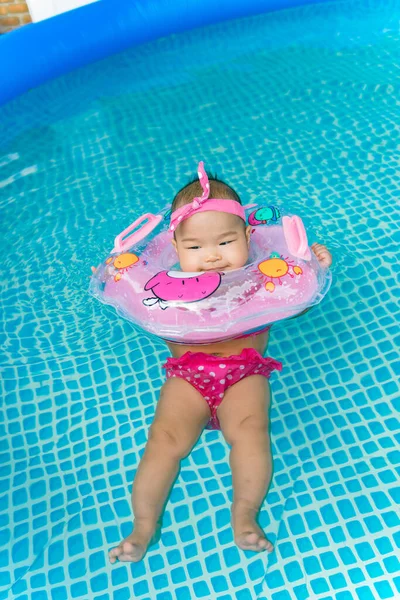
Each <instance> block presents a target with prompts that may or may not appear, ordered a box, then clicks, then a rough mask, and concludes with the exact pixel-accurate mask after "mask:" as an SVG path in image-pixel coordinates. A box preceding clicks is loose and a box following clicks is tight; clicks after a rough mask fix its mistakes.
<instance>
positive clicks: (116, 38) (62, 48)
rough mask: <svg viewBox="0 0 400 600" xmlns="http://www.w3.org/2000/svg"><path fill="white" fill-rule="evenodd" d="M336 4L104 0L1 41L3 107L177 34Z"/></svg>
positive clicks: (276, 0)
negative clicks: (54, 81)
mask: <svg viewBox="0 0 400 600" xmlns="http://www.w3.org/2000/svg"><path fill="white" fill-rule="evenodd" d="M328 1H330V0H318V2H313V1H312V0H308V1H307V0H235V2H232V1H231V0H218V1H216V0H201V1H200V0H174V1H173V3H172V2H171V0H158V1H154V0H152V1H149V0H119V2H113V1H112V0H101V1H100V2H95V3H93V4H89V5H87V6H83V7H82V8H79V9H76V10H72V11H70V12H67V13H64V14H62V15H58V16H56V17H53V18H51V19H47V20H45V21H41V22H40V23H35V24H32V25H28V26H26V27H23V28H22V29H18V30H16V31H12V32H11V33H9V34H7V35H5V36H2V37H1V38H0V64H1V63H3V66H2V81H1V86H0V105H2V104H5V103H6V102H9V101H10V100H12V99H13V98H15V97H16V96H19V95H20V94H23V93H24V92H26V91H28V90H29V89H31V88H34V87H36V86H38V85H41V84H42V83H44V82H46V81H48V80H49V79H53V78H55V77H59V76H60V75H63V74H64V73H68V72H69V71H72V70H73V69H77V68H79V67H82V66H84V65H87V64H90V63H92V62H95V61H97V60H101V59H102V58H106V57H107V56H109V55H111V54H115V53H117V52H121V51H123V50H125V49H127V48H129V47H132V46H136V45H138V44H142V43H144V42H149V41H151V40H154V39H157V38H159V37H163V36H167V35H169V34H171V33H179V32H181V31H185V30H188V29H193V28H195V27H202V26H204V25H210V24H212V23H217V22H219V21H224V20H228V19H237V18H240V17H247V16H251V15H255V14H261V13H264V12H268V11H274V10H282V9H286V8H291V7H295V6H300V5H304V4H318V3H319V4H321V3H325V2H328Z"/></svg>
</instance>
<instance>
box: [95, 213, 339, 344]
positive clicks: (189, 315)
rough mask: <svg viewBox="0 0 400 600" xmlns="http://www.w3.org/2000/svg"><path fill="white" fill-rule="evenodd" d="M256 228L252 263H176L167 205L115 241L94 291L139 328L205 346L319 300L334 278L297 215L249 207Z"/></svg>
mask: <svg viewBox="0 0 400 600" xmlns="http://www.w3.org/2000/svg"><path fill="white" fill-rule="evenodd" d="M244 209H245V215H246V219H247V221H248V222H249V224H251V225H252V226H253V229H252V234H251V243H250V256H249V262H248V264H246V265H245V266H244V267H242V268H241V269H238V270H235V271H226V272H221V273H215V272H212V273H184V272H182V271H180V270H179V265H177V264H176V260H177V257H176V252H175V250H174V248H173V246H172V244H171V239H172V235H173V234H172V232H171V230H170V228H169V224H168V221H166V219H165V217H166V214H167V213H168V212H169V211H168V210H167V209H166V210H164V211H162V212H161V213H159V214H157V215H153V214H146V215H143V216H142V217H140V218H139V219H137V220H136V221H135V222H134V223H132V224H131V225H130V226H129V227H128V228H127V229H125V230H124V231H123V232H122V233H121V234H120V235H118V236H117V237H116V239H115V243H114V248H113V249H112V251H111V253H110V254H109V256H108V257H107V258H106V259H105V260H104V262H103V263H102V264H101V265H100V266H99V267H98V268H97V270H96V272H95V274H94V275H93V276H92V278H91V282H90V290H89V291H90V293H91V294H92V295H93V296H94V297H96V298H98V299H99V300H100V301H101V302H103V303H105V304H109V305H111V306H113V307H114V308H116V310H117V312H118V313H119V314H120V315H122V316H123V317H125V318H127V319H129V321H131V322H132V323H133V324H134V325H135V326H137V327H139V328H141V329H143V330H145V331H146V332H148V333H150V334H153V335H156V336H157V337H159V338H163V339H165V340H167V341H171V342H175V343H182V344H206V343H213V342H218V341H222V340H226V339H231V338H235V337H240V336H242V335H246V334H248V333H252V332H257V331H258V330H261V329H263V328H264V327H265V326H266V325H268V324H271V323H274V322H276V321H279V320H282V319H286V318H289V317H292V316H294V315H296V314H299V313H300V312H302V311H304V310H305V309H306V308H308V307H310V306H312V305H315V304H318V303H319V302H320V301H321V300H322V298H323V297H324V296H325V294H326V293H327V291H328V289H329V287H330V284H331V274H330V272H329V271H328V270H326V269H322V268H321V267H320V265H319V263H318V261H317V260H316V258H315V256H314V254H313V253H312V252H311V251H310V248H309V246H308V241H307V235H306V232H305V229H304V226H303V223H302V221H301V219H300V218H299V217H298V216H284V217H281V214H280V211H279V210H278V209H277V208H276V207H271V206H259V207H257V206H256V205H250V206H247V207H244Z"/></svg>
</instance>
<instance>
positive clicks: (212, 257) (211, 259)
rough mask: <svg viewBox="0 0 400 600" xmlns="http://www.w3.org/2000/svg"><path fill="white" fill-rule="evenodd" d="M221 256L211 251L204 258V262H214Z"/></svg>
mask: <svg viewBox="0 0 400 600" xmlns="http://www.w3.org/2000/svg"><path fill="white" fill-rule="evenodd" d="M220 259H221V256H220V255H219V254H218V252H211V253H210V254H209V255H208V257H207V258H206V262H216V261H217V260H220Z"/></svg>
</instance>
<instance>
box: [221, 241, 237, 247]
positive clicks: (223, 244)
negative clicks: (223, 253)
mask: <svg viewBox="0 0 400 600" xmlns="http://www.w3.org/2000/svg"><path fill="white" fill-rule="evenodd" d="M233 241H234V240H228V241H226V242H221V243H220V246H225V245H226V244H232V242H233Z"/></svg>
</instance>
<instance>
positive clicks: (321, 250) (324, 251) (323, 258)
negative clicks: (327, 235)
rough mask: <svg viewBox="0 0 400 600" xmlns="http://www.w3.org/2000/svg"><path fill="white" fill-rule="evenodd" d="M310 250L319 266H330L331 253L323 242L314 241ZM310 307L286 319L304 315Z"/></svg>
mask: <svg viewBox="0 0 400 600" xmlns="http://www.w3.org/2000/svg"><path fill="white" fill-rule="evenodd" d="M311 250H312V251H313V252H314V254H315V256H316V257H317V260H318V262H319V264H320V265H321V267H324V268H325V269H327V268H328V267H330V266H331V264H332V254H331V253H330V252H329V250H328V248H327V247H326V246H324V245H323V244H317V243H314V244H313V245H312V246H311ZM311 309H312V306H310V307H309V308H306V309H305V310H303V312H301V313H299V314H298V315H295V316H294V317H289V319H288V320H290V319H297V317H301V316H302V315H305V314H306V313H307V312H308V311H309V310H311Z"/></svg>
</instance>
